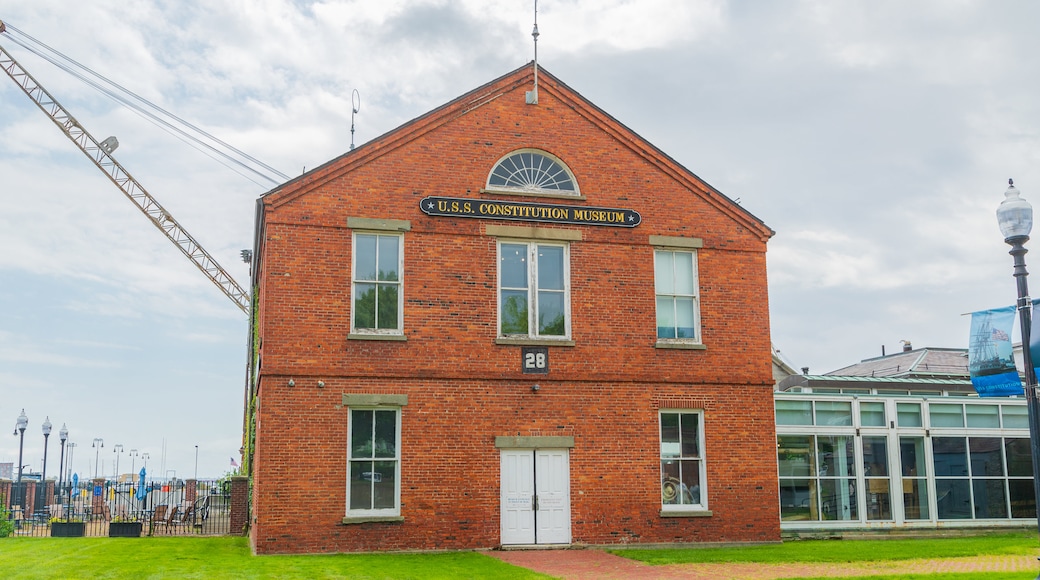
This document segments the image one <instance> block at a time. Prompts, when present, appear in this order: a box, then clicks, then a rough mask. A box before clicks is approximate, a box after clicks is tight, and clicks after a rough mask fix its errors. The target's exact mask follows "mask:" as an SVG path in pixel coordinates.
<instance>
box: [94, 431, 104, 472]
mask: <svg viewBox="0 0 1040 580" xmlns="http://www.w3.org/2000/svg"><path fill="white" fill-rule="evenodd" d="M90 446H91V447H93V448H94V479H97V476H98V475H97V474H98V470H97V468H98V453H99V452H100V451H101V448H102V447H104V446H105V440H104V439H102V438H100V437H95V438H94V442H93V443H91V444H90Z"/></svg>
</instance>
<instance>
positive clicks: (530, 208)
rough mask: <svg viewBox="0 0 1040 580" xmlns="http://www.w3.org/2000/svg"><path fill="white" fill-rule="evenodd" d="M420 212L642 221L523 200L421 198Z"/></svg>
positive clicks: (628, 224)
mask: <svg viewBox="0 0 1040 580" xmlns="http://www.w3.org/2000/svg"><path fill="white" fill-rule="evenodd" d="M419 209H421V210H422V211H423V213H425V214H426V215H432V216H443V217H467V218H482V219H493V220H516V221H532V222H549V223H555V224H582V225H588V226H615V227H621V228H634V227H636V226H638V225H639V222H640V221H642V217H640V215H639V212H637V211H635V210H631V209H617V208H612V207H585V206H575V205H557V204H555V203H530V202H524V201H498V200H481V199H472V198H465V197H461V198H460V197H424V198H423V199H422V201H420V202H419Z"/></svg>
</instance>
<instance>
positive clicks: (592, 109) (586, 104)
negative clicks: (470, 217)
mask: <svg viewBox="0 0 1040 580" xmlns="http://www.w3.org/2000/svg"><path fill="white" fill-rule="evenodd" d="M534 66H535V65H534V64H533V63H529V64H526V65H524V66H522V67H520V68H517V69H516V70H513V71H512V72H509V73H507V74H505V75H503V76H501V77H499V78H497V79H495V80H493V81H491V82H489V83H487V84H485V85H483V86H481V87H478V88H476V89H474V90H472V91H470V92H468V93H466V94H464V95H462V96H460V97H458V98H456V99H454V100H452V101H450V102H448V103H446V104H444V105H442V106H440V107H437V108H436V109H434V110H432V111H430V112H428V113H426V114H424V115H421V116H419V117H417V118H415V119H412V120H411V121H408V122H407V123H405V124H403V125H401V126H399V127H397V128H396V129H393V130H391V131H389V132H387V133H384V134H383V135H381V136H379V137H377V138H375V139H373V140H372V141H369V142H368V143H365V144H363V145H361V146H359V147H357V148H356V149H354V150H352V151H348V152H347V153H344V154H343V155H340V156H339V157H336V158H334V159H332V160H330V161H328V162H326V163H324V164H323V165H321V166H319V167H316V168H314V169H312V170H310V171H308V172H306V173H304V174H303V175H300V176H299V177H296V178H295V179H292V180H290V181H287V182H286V183H284V184H282V185H280V186H278V187H276V188H274V189H272V190H271V191H269V192H267V193H265V194H264V195H263V196H261V200H262V202H263V204H264V205H268V206H271V207H277V206H280V205H282V204H285V203H288V202H290V201H292V200H293V199H296V198H297V197H299V196H301V195H303V194H305V193H306V192H307V191H310V190H311V189H313V188H315V187H318V186H320V185H322V184H324V183H327V182H328V181H330V180H333V179H336V178H338V177H340V176H342V175H344V174H346V173H349V172H350V171H351V170H352V169H354V168H356V167H358V166H360V165H363V164H365V163H368V162H369V161H371V160H373V159H375V158H377V157H379V156H381V155H384V154H386V153H388V152H390V151H393V150H394V149H397V148H399V147H401V146H403V145H405V144H407V143H409V142H411V141H413V140H415V139H418V138H420V137H421V136H423V135H424V134H426V133H428V132H430V131H433V130H435V129H437V128H438V127H440V126H442V125H444V124H446V123H450V122H451V121H452V120H454V119H457V118H459V117H461V116H463V115H466V114H467V113H469V112H471V111H473V110H475V109H478V108H480V107H481V106H483V105H485V104H487V103H489V102H491V101H493V100H495V99H497V98H499V97H501V96H502V95H504V94H506V93H510V92H513V91H516V90H521V89H523V88H524V87H526V86H533V77H534ZM538 73H539V74H538V80H539V83H538V90H539V92H540V93H547V94H550V95H552V96H553V97H554V98H556V99H558V100H559V101H560V102H562V103H563V104H565V105H567V106H568V107H570V108H571V110H573V111H574V112H576V113H577V114H579V115H581V116H582V117H584V118H585V119H587V120H588V121H590V122H591V123H593V124H594V125H595V126H596V127H598V128H599V129H601V130H602V131H604V132H605V133H607V134H609V135H611V136H612V137H614V138H615V139H617V140H618V141H619V142H620V143H621V144H623V145H624V146H625V147H626V148H628V149H629V150H630V151H631V152H633V153H635V154H637V155H639V156H641V157H643V158H644V159H645V160H647V161H648V162H650V163H651V164H653V165H655V166H656V167H657V168H658V169H660V170H661V171H663V172H664V173H665V174H667V175H669V176H670V177H672V178H673V179H675V180H676V181H678V182H680V183H682V184H683V185H684V186H686V187H687V188H688V189H689V190H690V191H692V192H693V193H695V194H697V195H699V196H700V197H701V198H702V199H703V200H704V201H706V202H707V203H709V204H710V205H712V206H713V207H715V208H716V209H717V210H719V211H720V212H722V213H723V214H725V215H727V216H729V217H730V218H732V219H734V220H735V221H737V222H738V223H741V224H742V225H743V226H744V227H746V228H748V230H750V231H751V232H753V233H754V234H755V235H757V236H758V237H759V239H761V240H762V241H765V240H768V239H769V238H770V237H772V236H773V234H774V233H775V232H774V231H773V230H772V229H770V228H769V227H768V226H766V225H765V224H764V223H763V222H762V220H760V219H758V218H757V217H756V216H754V215H753V214H752V213H751V212H749V211H747V210H746V209H744V208H743V207H742V206H741V205H740V204H738V203H736V202H735V201H733V200H732V199H730V198H729V197H727V196H725V195H723V194H722V193H721V192H719V191H718V190H717V189H715V188H714V187H712V186H711V185H709V184H708V183H707V182H705V181H704V180H703V179H701V178H699V177H697V175H695V174H694V173H693V172H691V171H690V170H688V169H686V168H685V167H683V166H682V165H681V164H680V163H678V162H676V161H675V160H674V159H672V158H671V157H670V156H668V155H667V154H666V153H664V152H663V151H661V150H660V149H658V148H657V147H655V146H653V145H652V144H650V143H649V142H648V141H646V140H645V139H643V138H642V137H640V136H639V135H638V134H636V133H635V132H634V131H632V130H631V129H629V128H628V127H626V126H625V125H623V124H622V123H620V122H618V121H617V120H616V119H614V118H613V117H611V116H610V115H609V114H607V113H606V112H605V111H603V110H602V109H600V108H599V107H597V106H596V105H594V104H593V103H592V102H591V101H589V100H588V99H586V98H584V97H583V96H581V95H580V94H579V93H578V92H577V91H575V90H574V89H572V88H570V87H568V86H567V85H566V84H564V83H563V82H561V81H560V80H559V79H557V78H556V77H555V76H553V75H552V74H551V73H549V72H548V71H546V70H545V69H544V68H542V67H540V66H539V67H538ZM533 106H537V105H533Z"/></svg>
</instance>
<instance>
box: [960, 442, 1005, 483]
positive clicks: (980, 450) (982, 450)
mask: <svg viewBox="0 0 1040 580" xmlns="http://www.w3.org/2000/svg"><path fill="white" fill-rule="evenodd" d="M1000 447H1001V446H1000V438H999V437H971V438H969V439H968V449H969V453H970V457H971V475H972V477H979V476H986V477H1004V463H1003V461H1002V458H1003V456H1004V453H1003V452H1002V450H1001V448H1000Z"/></svg>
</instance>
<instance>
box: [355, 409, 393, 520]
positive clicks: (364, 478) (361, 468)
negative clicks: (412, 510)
mask: <svg viewBox="0 0 1040 580" xmlns="http://www.w3.org/2000/svg"><path fill="white" fill-rule="evenodd" d="M400 418H401V412H400V410H399V409H385V408H380V409H351V410H350V429H349V433H350V435H349V437H350V440H349V441H348V442H347V450H348V454H349V455H348V461H347V463H348V469H349V474H348V478H347V515H348V516H373V515H374V516H380V515H387V516H396V515H400V506H401V502H400V492H401V487H400V479H401V455H400V445H399V441H400V440H401V419H400Z"/></svg>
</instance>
